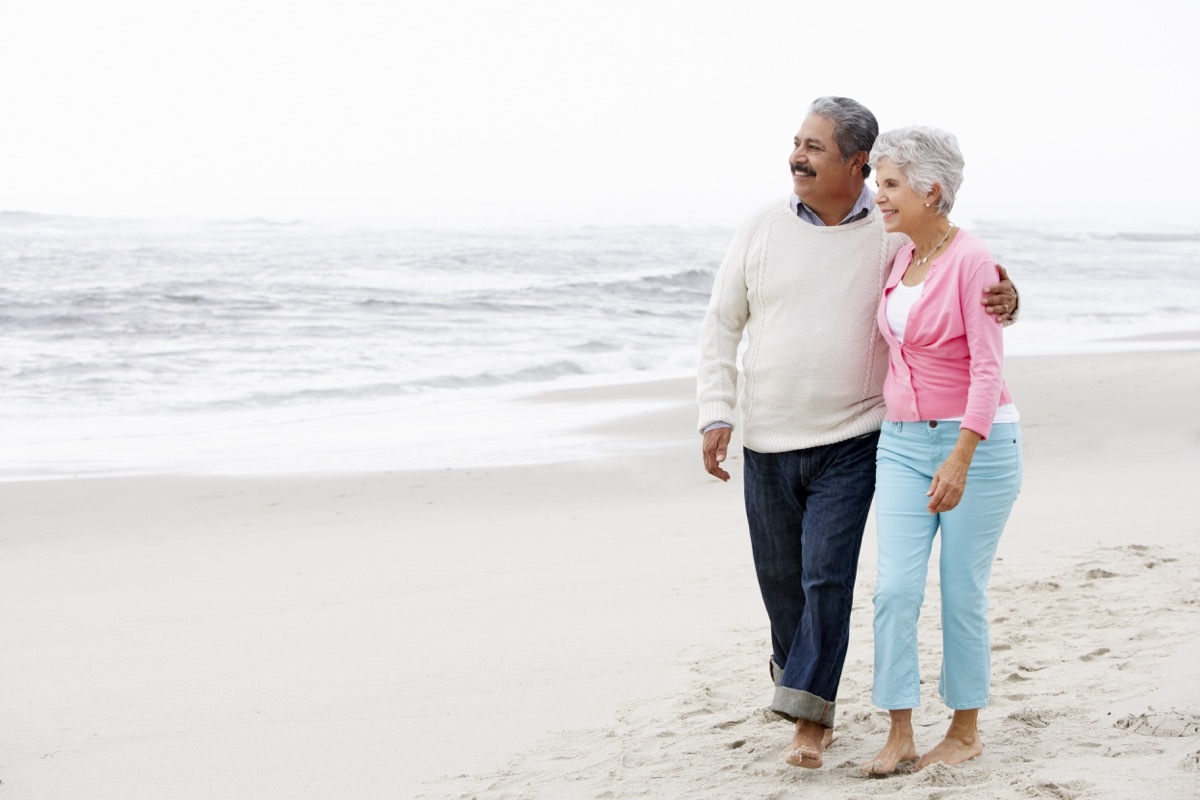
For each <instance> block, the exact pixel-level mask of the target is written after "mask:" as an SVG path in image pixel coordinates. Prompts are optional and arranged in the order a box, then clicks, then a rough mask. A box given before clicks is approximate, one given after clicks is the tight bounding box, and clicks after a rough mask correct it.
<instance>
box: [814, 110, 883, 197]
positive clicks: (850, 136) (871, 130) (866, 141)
mask: <svg viewBox="0 0 1200 800" xmlns="http://www.w3.org/2000/svg"><path fill="white" fill-rule="evenodd" d="M808 113H809V114H820V115H821V116H822V117H828V118H829V119H831V120H833V124H834V132H833V139H834V141H836V142H837V146H838V149H839V150H841V151H842V161H849V160H850V157H851V156H853V155H854V154H855V153H857V152H858V151H860V150H861V151H863V152H864V153H870V152H871V146H872V145H873V144H875V137H876V136H878V135H879V123H878V122H876V121H875V115H874V114H872V113H871V111H870V110H869V109H868V108H867V107H866V106H864V105H863V104H862V103H860V102H858V101H857V100H851V99H850V98H849V97H818V98H817V99H816V100H813V103H812V105H811V106H809V107H808ZM862 174H863V177H864V178H865V177H867V176H868V175H870V174H871V167H870V166H869V165H867V164H863V168H862Z"/></svg>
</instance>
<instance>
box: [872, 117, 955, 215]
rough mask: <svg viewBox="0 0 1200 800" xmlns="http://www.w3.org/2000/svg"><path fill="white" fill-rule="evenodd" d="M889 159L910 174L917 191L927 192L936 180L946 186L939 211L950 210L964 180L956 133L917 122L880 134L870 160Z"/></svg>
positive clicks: (911, 184)
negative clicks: (916, 123) (917, 123)
mask: <svg viewBox="0 0 1200 800" xmlns="http://www.w3.org/2000/svg"><path fill="white" fill-rule="evenodd" d="M885 158H886V159H887V160H888V161H890V162H892V164H893V165H895V167H896V168H897V169H899V170H900V171H901V172H903V173H904V176H905V177H906V178H908V184H909V186H911V187H912V189H913V191H914V192H917V193H918V194H926V193H927V192H930V191H933V185H934V184H935V183H936V184H938V185H939V186H941V187H942V195H941V197H940V198H939V199H938V202H937V212H938V213H939V214H949V213H950V209H952V208H954V197H955V195H956V194H957V193H958V187H960V186H962V181H963V157H962V151H961V150H959V149H958V139H956V138H955V136H954V134H952V133H947V132H946V131H943V130H939V129H937V128H929V127H925V126H921V125H914V126H912V127H909V128H897V129H895V130H893V131H886V132H884V133H882V134H880V136H879V138H878V139H876V140H875V147H873V148H872V149H871V159H870V164H871V166H872V167H875V166H878V164H879V162H880V161H881V160H882V159H885Z"/></svg>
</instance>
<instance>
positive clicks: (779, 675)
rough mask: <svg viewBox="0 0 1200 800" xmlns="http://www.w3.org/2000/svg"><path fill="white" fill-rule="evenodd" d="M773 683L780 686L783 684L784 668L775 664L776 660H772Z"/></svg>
mask: <svg viewBox="0 0 1200 800" xmlns="http://www.w3.org/2000/svg"><path fill="white" fill-rule="evenodd" d="M770 669H771V683H773V684H775V685H776V686H778V685H779V684H780V683H782V682H783V667H781V666H779V665H778V664H776V663H775V659H773V658H772V659H771V667H770Z"/></svg>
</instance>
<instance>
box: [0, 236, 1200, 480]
mask: <svg viewBox="0 0 1200 800" xmlns="http://www.w3.org/2000/svg"><path fill="white" fill-rule="evenodd" d="M969 227H971V228H972V229H973V230H974V231H975V232H977V233H979V234H980V235H982V236H983V237H984V239H985V240H986V241H987V242H988V243H989V245H990V246H991V247H992V250H993V252H994V253H995V255H996V257H997V259H998V260H999V261H1000V262H1001V263H1002V264H1004V265H1005V266H1006V267H1008V268H1009V269H1010V271H1011V273H1012V275H1013V277H1014V279H1015V280H1016V282H1017V283H1018V285H1019V287H1020V289H1021V293H1022V303H1023V311H1022V317H1021V322H1020V323H1019V324H1018V325H1017V326H1015V327H1013V328H1010V329H1008V332H1007V333H1006V337H1007V338H1006V343H1007V347H1008V351H1009V352H1010V353H1011V354H1014V355H1019V354H1021V353H1071V352H1098V351H1099V352H1102V351H1117V350H1127V349H1137V348H1143V349H1144V348H1150V347H1157V348H1161V347H1190V346H1196V343H1195V341H1194V340H1189V339H1187V338H1186V337H1182V336H1181V337H1179V338H1178V339H1172V338H1171V334H1172V333H1174V332H1180V333H1186V332H1191V331H1197V330H1200V232H1188V231H1178V230H1173V231H1154V230H1148V231H1147V230H1130V231H1105V230H1099V231H1083V230H1075V231H1070V230H1068V231H1064V230H1063V229H1062V227H1061V226H1051V225H1047V226H1045V227H1039V226H1030V225H1011V224H1001V223H993V222H980V223H977V224H973V225H970V226H969ZM731 236H732V230H731V229H723V228H673V227H644V228H577V229H564V230H536V231H515V230H514V231H458V232H452V231H412V230H379V229H373V230H363V229H346V228H331V227H325V226H320V225H314V224H306V223H303V222H293V223H273V222H268V221H264V220H246V221H234V222H163V221H152V222H151V221H138V220H103V219H82V218H69V217H51V216H43V215H35V214H23V213H4V214H0V268H2V269H3V275H4V281H3V285H2V286H0V335H2V337H3V355H4V357H3V359H0V419H2V421H3V432H2V433H0V447H2V448H3V452H4V453H5V456H4V459H3V461H2V462H0V478H6V479H17V478H27V477H42V476H70V475H86V474H112V473H128V472H180V471H182V472H246V471H251V472H253V471H264V470H265V471H294V470H303V471H317V470H327V469H329V470H356V469H404V468H412V467H426V466H454V465H463V464H472V463H515V462H535V461H545V460H555V459H558V458H562V457H564V454H572V455H577V454H579V453H581V452H586V450H587V448H588V447H591V446H594V445H595V444H596V443H595V442H592V441H589V440H588V439H587V437H586V436H583V435H582V434H578V433H573V431H574V429H575V428H577V427H578V423H580V422H581V421H594V418H595V416H596V415H597V414H607V413H612V414H614V415H617V414H619V413H621V412H622V411H628V409H622V408H619V407H614V408H611V409H602V410H599V411H598V410H597V409H595V408H592V409H588V410H587V412H586V413H587V414H588V415H589V417H588V420H581V419H580V418H579V415H578V413H577V412H572V410H571V409H569V408H562V407H557V406H555V407H553V408H551V407H547V406H545V405H540V406H536V407H534V406H530V405H522V404H520V403H519V402H514V400H515V399H517V398H519V397H520V396H521V395H522V394H524V393H527V392H529V391H531V390H534V389H538V388H546V387H551V386H574V385H588V384H597V383H605V382H619V381H629V380H640V379H649V378H655V377H661V376H668V375H684V374H690V373H691V372H692V371H693V370H694V366H695V347H696V336H697V331H698V327H699V324H700V320H701V318H702V317H703V314H704V309H705V306H706V303H707V299H708V293H709V289H710V288H711V285H712V280H713V276H714V274H715V271H716V269H717V267H718V265H719V264H720V261H721V258H722V256H723V254H724V252H725V249H726V247H727V246H728V243H729V240H730V237H731ZM1131 337H1134V338H1133V340H1132V341H1130V338H1131ZM1138 337H1140V338H1138Z"/></svg>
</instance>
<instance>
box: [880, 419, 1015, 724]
mask: <svg viewBox="0 0 1200 800" xmlns="http://www.w3.org/2000/svg"><path fill="white" fill-rule="evenodd" d="M958 434H959V424H958V423H957V422H938V423H937V424H936V426H933V425H931V424H930V423H929V422H885V423H883V435H882V436H881V437H880V440H879V466H878V477H877V480H876V485H877V486H878V489H879V494H878V496H877V497H876V498H875V519H876V522H877V524H878V528H879V566H878V574H877V577H876V581H875V686H874V689H873V690H872V692H871V699H872V701H873V702H874V703H875V705H877V706H879V707H880V708H885V709H888V710H897V709H905V708H915V707H917V706H919V705H920V704H921V676H920V666H919V663H918V662H919V657H918V655H919V654H918V650H917V619H918V617H919V616H920V614H921V603H922V602H923V601H924V599H925V576H926V574H927V572H928V570H929V554H930V550H931V548H932V546H933V540H934V537H935V536H936V535H937V533H938V529H939V528H940V529H941V554H940V559H939V560H940V568H939V573H940V576H941V586H942V674H941V680H940V682H939V684H938V692H939V693H940V694H941V696H942V700H943V701H945V703H946V705H947V706H949V707H950V708H952V709H957V710H965V709H974V708H982V707H983V706H985V705H987V701H988V688H989V685H990V683H991V680H990V679H991V644H990V641H989V638H988V622H987V607H988V602H987V583H988V578H989V576H990V575H991V571H992V561H993V560H994V559H995V556H996V547H997V546H998V545H999V543H1000V534H1001V532H1003V530H1004V524H1005V522H1006V521H1007V520H1008V515H1009V512H1010V511H1011V510H1012V507H1013V502H1014V501H1015V500H1016V499H1017V493H1018V492H1019V491H1020V489H1021V476H1022V462H1021V429H1020V426H1019V425H1018V424H1017V423H1007V424H998V425H993V426H992V431H991V435H990V436H989V437H988V438H987V439H985V440H984V441H982V442H980V443H979V446H978V447H977V448H976V450H975V456H974V458H973V459H972V460H971V467H970V469H969V470H968V471H967V485H966V490H965V491H964V492H963V497H962V500H961V501H960V502H959V504H958V505H957V506H955V507H954V508H953V509H951V510H950V511H944V512H942V513H940V514H930V513H929V511H928V509H927V506H928V505H929V498H928V497H926V496H925V492H926V491H928V489H929V483H930V481H931V480H933V473H934V472H935V471H936V470H937V468H938V467H939V466H941V464H942V462H943V461H945V460H946V458H947V457H948V456H949V455H950V451H951V450H953V449H954V445H955V443H956V442H957V441H958Z"/></svg>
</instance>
